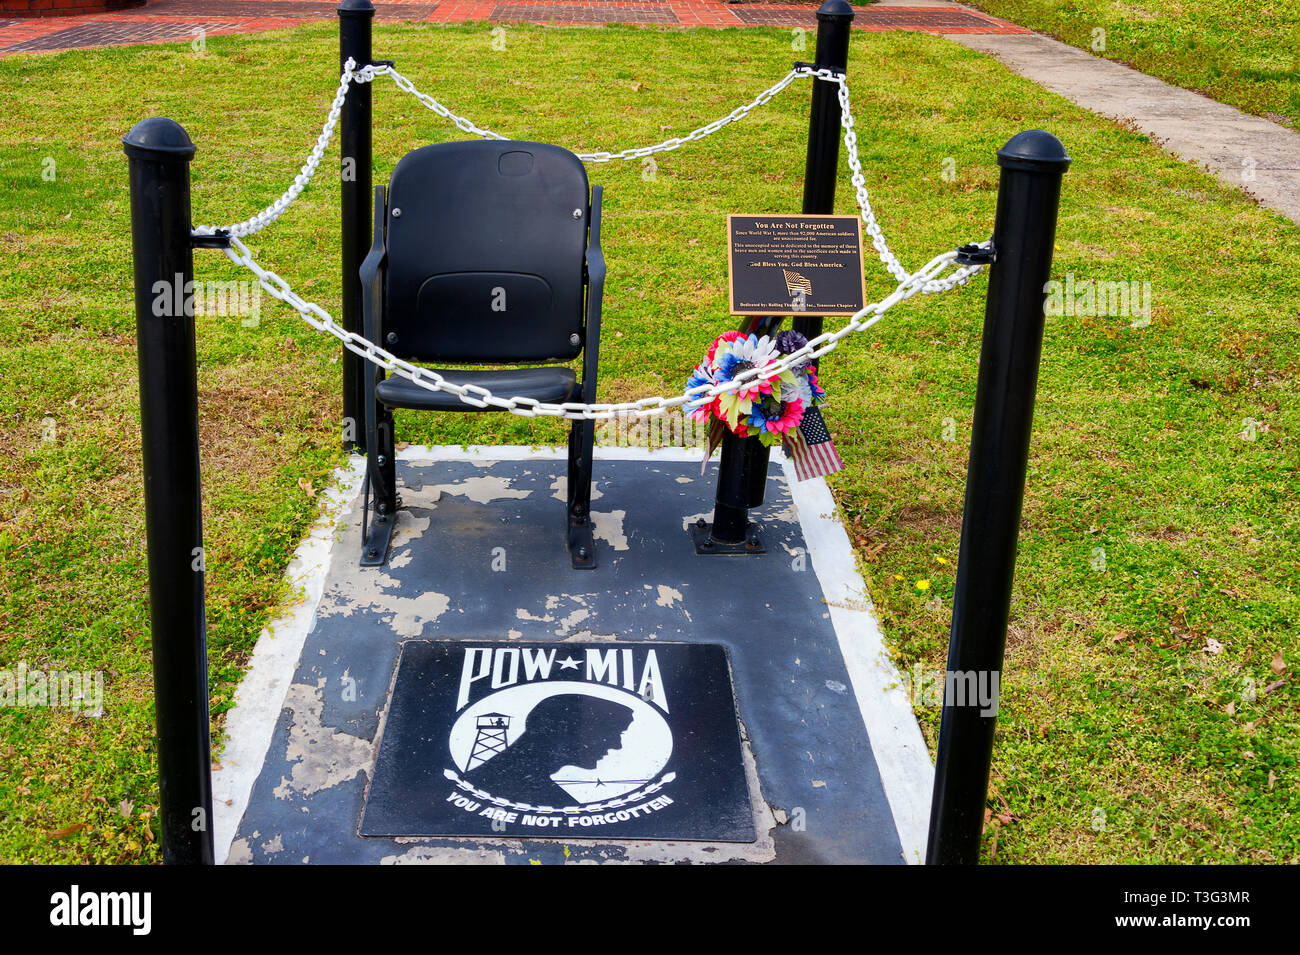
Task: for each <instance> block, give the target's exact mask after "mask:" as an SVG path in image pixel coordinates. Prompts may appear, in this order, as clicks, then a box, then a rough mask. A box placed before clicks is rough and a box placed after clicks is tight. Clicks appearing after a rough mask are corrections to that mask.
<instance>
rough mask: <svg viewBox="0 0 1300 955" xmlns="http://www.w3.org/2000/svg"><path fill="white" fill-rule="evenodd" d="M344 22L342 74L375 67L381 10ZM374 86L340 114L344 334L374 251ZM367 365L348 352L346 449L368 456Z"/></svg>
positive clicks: (358, 86) (353, 95)
mask: <svg viewBox="0 0 1300 955" xmlns="http://www.w3.org/2000/svg"><path fill="white" fill-rule="evenodd" d="M337 12H338V16H339V72H340V73H342V72H343V64H344V63H345V62H346V61H347V59H348V57H351V58H352V59H353V60H355V61H356V64H357V66H358V67H362V66H366V65H367V64H369V63H370V62H371V57H372V50H371V40H370V31H371V26H372V25H373V20H374V16H375V8H374V6H373V5H372V4H371V2H370V0H342V2H341V3H340V4H339V6H338V10H337ZM370 104H371V94H370V84H369V83H353V84H351V85H350V86H349V87H348V92H347V98H346V99H344V101H343V110H342V112H341V113H340V114H339V127H340V129H339V143H340V147H339V150H340V153H341V163H342V165H341V177H342V183H341V184H342V199H341V203H340V204H341V206H342V210H343V211H342V230H343V236H342V238H343V328H344V329H345V330H346V331H350V332H358V333H359V332H361V330H362V329H361V278H360V269H361V260H362V259H363V258H365V255H366V252H367V251H369V249H370V242H371V239H372V238H373V236H372V232H371V230H372V222H371V215H370V204H371V202H372V201H373V199H374V197H373V196H372V195H371V191H372V190H371V172H372V170H371V125H370ZM364 364H365V362H364V360H363V359H362V358H361V357H360V356H358V355H354V354H353V353H352V352H350V351H348V350H347V349H346V348H344V349H343V447H344V449H346V450H356V451H365V449H366V427H365V420H366V418H365V382H364V380H363V379H362V371H363V369H362V366H363V365H364Z"/></svg>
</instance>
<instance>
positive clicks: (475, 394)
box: [225, 237, 982, 419]
mask: <svg viewBox="0 0 1300 955" xmlns="http://www.w3.org/2000/svg"><path fill="white" fill-rule="evenodd" d="M225 252H226V256H227V257H228V258H229V259H230V261H232V262H234V263H235V264H236V265H239V266H241V267H243V268H245V269H247V270H248V271H250V272H252V273H253V275H255V276H256V277H257V280H258V284H259V285H260V286H261V288H262V289H263V290H264V291H265V292H266V293H267V294H268V295H270V296H271V297H272V298H276V299H278V300H280V301H282V302H284V303H285V304H286V305H288V306H289V307H290V308H292V309H294V310H295V311H297V312H298V314H299V315H301V316H302V318H303V321H305V322H306V323H307V324H308V325H310V326H311V327H312V328H314V329H316V330H317V331H320V332H325V333H327V334H329V335H333V336H334V337H335V338H337V339H338V340H339V342H340V343H342V345H343V347H344V348H346V349H347V350H348V351H350V352H352V353H353V354H355V355H359V356H360V357H362V358H364V359H365V360H366V361H369V362H372V363H374V364H375V365H378V366H379V367H380V368H383V369H385V370H386V371H389V372H392V373H393V374H395V375H398V376H400V377H402V378H406V379H407V380H408V381H411V382H412V383H414V384H415V385H417V386H418V387H421V388H424V389H425V390H427V391H433V392H438V391H442V392H447V393H449V394H454V395H456V396H457V397H458V398H459V399H460V400H461V401H463V402H464V403H465V404H467V405H471V406H472V407H475V408H497V409H500V410H502V411H509V412H511V413H512V414H517V415H521V416H523V417H528V418H532V417H536V416H538V415H545V416H549V417H555V418H568V419H577V418H585V419H603V418H613V417H617V416H620V415H629V414H634V415H636V416H637V417H642V418H645V417H651V416H654V415H659V414H663V413H664V412H665V411H668V410H670V409H673V408H677V407H680V406H681V405H684V404H686V403H687V402H691V403H692V404H697V403H701V402H708V401H711V400H712V399H713V398H714V397H716V396H718V395H722V394H728V393H730V392H734V391H739V390H740V389H742V388H746V387H749V386H750V385H752V384H753V383H755V382H759V381H767V380H768V379H771V378H776V377H778V376H779V375H781V374H782V373H783V372H786V371H789V370H791V369H793V368H796V367H798V366H800V365H803V364H804V363H806V362H809V361H816V360H817V359H819V358H820V357H821V356H823V355H825V354H827V353H828V352H831V351H833V350H834V349H835V348H837V347H838V346H839V343H840V342H841V341H842V340H843V339H844V338H846V337H847V336H849V335H852V334H854V333H856V332H864V331H866V330H867V329H869V328H871V327H872V326H873V325H875V324H876V323H877V322H879V321H880V320H881V319H882V318H883V317H884V315H885V313H886V312H887V311H888V310H889V309H890V308H892V307H893V306H895V305H897V304H898V303H899V302H902V301H905V300H907V299H909V298H911V297H912V296H913V295H916V294H917V293H924V292H937V291H944V290H946V289H949V288H953V287H955V286H956V285H959V284H964V283H965V282H966V281H967V280H968V279H969V278H970V276H972V275H974V274H975V273H976V272H978V271H979V270H980V268H982V266H979V265H963V266H960V267H958V268H957V269H956V271H955V272H954V273H953V275H952V276H949V277H945V278H944V279H942V280H940V278H939V277H940V276H941V275H942V274H943V273H944V272H946V271H947V270H948V269H949V267H950V266H952V264H953V263H954V261H955V259H956V258H957V253H956V252H955V251H953V252H944V253H941V254H940V255H936V256H935V257H934V258H933V259H931V260H930V261H929V262H928V263H926V265H925V267H924V268H922V269H921V270H920V271H919V272H917V273H915V274H914V275H911V276H908V278H907V280H906V281H904V282H900V283H899V284H898V287H897V288H895V289H894V291H893V292H892V293H890V294H889V295H888V296H886V297H885V298H883V299H881V300H880V301H879V302H873V303H872V304H870V305H867V306H866V307H865V308H863V309H861V310H859V311H858V312H856V313H855V314H854V315H853V316H852V318H850V319H849V321H848V323H847V324H845V326H844V327H843V328H841V329H839V330H838V331H835V332H825V333H823V334H821V335H819V336H817V337H816V338H814V339H812V341H810V342H808V343H807V344H806V345H804V346H803V347H802V348H800V349H799V350H797V351H795V352H792V353H790V354H788V355H783V356H781V358H780V359H779V360H777V361H776V362H774V363H772V364H770V365H766V366H764V367H762V368H752V369H750V370H749V371H746V372H743V373H742V374H740V375H738V376H736V377H735V378H733V379H732V380H731V381H729V382H725V383H723V384H714V385H696V386H695V387H693V388H691V389H689V390H687V391H686V392H685V393H683V394H680V395H675V396H673V397H671V398H663V397H660V396H658V395H656V396H654V397H651V398H641V399H639V400H637V401H625V402H621V403H618V404H584V403H582V402H576V401H566V402H563V403H561V404H554V403H550V402H544V401H538V400H536V399H534V398H527V397H518V396H515V397H510V398H501V397H498V396H497V395H494V394H493V393H492V392H491V391H489V390H488V389H487V388H484V387H482V386H480V385H475V384H469V383H466V384H453V383H452V382H449V381H447V380H446V379H445V378H443V377H442V375H440V374H438V373H437V372H436V371H433V370H431V369H428V368H423V367H421V366H419V365H413V364H411V363H410V362H408V361H405V360H404V359H401V358H398V357H397V356H396V355H394V354H393V353H392V352H390V351H388V350H387V349H385V348H383V347H381V346H380V345H377V344H375V343H374V342H372V341H370V340H369V339H367V338H364V337H362V336H361V335H358V334H357V333H356V332H350V331H347V330H345V329H343V328H342V327H340V326H339V325H338V323H337V322H335V321H334V319H333V318H332V317H331V316H330V314H329V313H328V312H326V311H325V310H324V309H323V308H321V307H320V306H319V305H317V304H316V303H314V302H308V301H306V300H305V299H303V298H302V297H301V296H300V295H298V293H297V292H295V291H294V290H293V289H292V288H291V287H290V286H289V283H288V282H286V281H285V280H284V279H282V278H281V277H280V276H279V275H277V274H276V273H275V272H273V271H271V270H270V269H265V268H262V266H260V265H259V264H258V263H257V261H256V260H255V259H254V258H253V254H252V252H251V251H249V248H248V246H247V245H245V244H244V243H243V241H242V240H240V239H239V238H236V237H232V238H231V240H230V248H228V249H226V250H225Z"/></svg>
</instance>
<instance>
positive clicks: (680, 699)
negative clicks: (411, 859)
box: [360, 640, 756, 842]
mask: <svg viewBox="0 0 1300 955" xmlns="http://www.w3.org/2000/svg"><path fill="white" fill-rule="evenodd" d="M740 747H741V744H740V734H739V730H738V728H737V724H736V707H735V700H734V698H733V696H732V688H731V673H730V668H729V666H728V663H727V655H726V651H725V650H724V649H723V648H722V647H720V646H713V645H707V644H703V645H702V644H684V643H653V644H649V643H533V644H516V643H511V644H508V645H503V644H500V643H495V644H488V643H471V642H467V641H427V640H417V641H410V642H408V643H406V645H405V646H404V647H403V649H402V656H401V660H400V661H399V663H398V670H397V679H396V681H395V682H394V685H393V695H392V699H391V701H390V703H389V708H388V716H387V722H386V724H385V726H384V730H383V737H382V739H381V740H380V745H379V755H378V758H377V759H376V762H375V771H374V775H373V778H372V780H371V783H370V790H369V793H368V794H367V797H366V805H365V810H364V813H363V815H362V820H361V828H360V832H361V835H363V836H482V837H488V838H491V837H496V838H501V837H507V838H555V839H566V840H572V839H684V840H703V841H709V842H753V841H754V839H755V837H756V836H755V832H754V823H753V813H752V810H751V808H750V803H749V788H748V785H747V783H746V780H745V766H744V760H743V757H742V755H741V748H740Z"/></svg>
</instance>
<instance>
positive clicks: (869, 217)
mask: <svg viewBox="0 0 1300 955" xmlns="http://www.w3.org/2000/svg"><path fill="white" fill-rule="evenodd" d="M383 75H386V76H389V77H391V78H392V80H393V82H394V83H395V84H397V86H398V87H399V88H400V89H402V90H404V91H406V92H408V93H410V94H411V95H413V96H415V97H416V98H417V99H418V100H420V102H422V103H423V104H424V105H425V106H426V107H428V108H429V109H431V110H432V111H433V112H435V113H437V114H438V115H439V116H442V117H443V118H444V119H448V120H450V121H451V122H452V123H454V124H455V125H456V127H457V128H458V129H460V130H462V131H463V132H466V133H470V134H472V135H475V136H479V137H481V138H484V139H505V138H506V137H504V136H502V135H501V134H499V133H496V132H494V131H492V130H490V129H486V128H483V127H480V126H477V125H475V124H474V123H473V122H471V121H470V120H468V119H466V118H465V117H463V116H459V115H457V114H456V113H453V112H452V111H451V110H449V109H447V107H445V106H443V105H442V104H441V103H439V102H438V101H437V100H436V99H434V98H433V97H432V96H429V95H428V94H427V93H422V92H420V91H419V90H418V89H416V88H415V85H414V84H413V83H412V82H411V81H410V80H408V79H407V78H406V77H404V76H402V74H400V73H399V72H397V70H395V69H393V67H391V66H388V65H367V66H364V67H361V68H360V69H358V68H357V66H356V62H355V61H354V60H352V59H350V58H349V59H348V60H347V62H346V63H345V64H344V68H343V73H342V75H341V76H340V78H339V88H338V92H337V93H336V94H335V96H334V100H333V102H332V103H331V104H330V111H329V116H328V117H327V118H326V120H325V125H324V126H323V127H322V129H321V134H320V136H319V137H317V140H316V145H315V147H314V148H313V149H312V151H311V154H310V155H309V156H308V157H307V160H306V162H304V163H303V167H302V170H301V172H299V174H298V175H297V176H296V177H295V178H294V181H293V184H292V185H290V187H289V188H288V189H286V190H285V192H284V194H283V195H281V196H280V198H279V199H277V200H276V201H275V202H273V203H272V204H271V205H270V206H268V207H267V208H266V209H264V210H262V211H261V212H259V213H258V214H257V215H255V216H253V217H252V218H250V219H246V220H245V221H243V222H240V223H237V224H235V225H231V226H226V227H225V228H224V231H226V232H227V233H229V235H230V248H228V249H226V250H225V252H226V255H227V257H228V258H229V259H230V260H231V261H232V262H234V263H235V264H236V265H240V266H242V267H244V268H246V269H248V270H249V271H250V272H252V273H253V274H254V275H255V276H257V280H258V284H259V285H260V286H261V288H263V289H264V290H265V291H266V292H267V294H269V295H271V296H272V297H273V298H276V299H279V300H280V301H282V302H284V303H285V304H287V305H289V306H290V307H291V308H293V309H294V310H295V311H297V312H298V314H299V315H301V316H302V318H303V320H304V321H305V322H307V324H308V325H310V326H311V327H312V328H314V329H316V330H317V331H321V332H325V333H327V334H330V335H333V336H334V337H335V338H337V339H338V340H339V341H340V342H341V343H342V344H343V347H344V348H346V349H348V351H351V352H352V353H353V354H356V355H359V356H361V357H362V358H364V359H366V360H367V361H369V362H373V363H374V364H376V365H378V366H379V367H381V368H383V369H385V370H387V371H390V372H392V373H393V374H395V375H399V376H401V377H403V378H406V379H407V380H409V381H411V382H413V383H414V384H416V385H417V386H419V387H421V388H424V389H426V390H428V391H433V392H439V391H441V392H447V393H449V394H454V395H456V396H457V397H458V398H459V399H460V400H461V401H463V402H464V403H465V404H467V405H471V406H473V407H475V408H498V409H501V410H503V411H509V412H511V413H512V414H517V415H521V416H524V417H529V418H531V417H535V416H537V415H546V416H551V417H557V418H571V419H572V418H583V419H595V418H612V417H615V416H617V415H626V414H635V415H637V416H638V417H643V418H644V417H650V416H653V415H658V414H663V413H664V412H665V411H668V410H670V409H672V408H676V407H679V406H681V405H683V404H686V403H687V402H690V403H692V404H695V403H699V402H707V401H709V400H711V399H712V398H714V397H716V396H717V395H720V394H727V393H730V392H734V391H738V390H740V389H741V388H744V387H746V386H748V385H750V384H751V383H752V382H755V381H766V380H768V379H771V378H775V377H777V376H779V375H781V374H782V373H784V372H786V371H788V370H791V369H792V368H795V367H797V366H800V365H802V364H804V363H806V362H809V361H814V360H816V359H818V358H820V357H821V356H822V355H825V354H826V353H828V352H830V351H832V350H834V349H835V348H836V347H837V346H838V345H839V343H840V341H841V340H842V339H844V338H845V337H847V336H848V335H851V334H854V333H855V332H862V331H866V330H867V329H868V328H871V327H872V326H873V325H875V324H876V323H877V322H879V321H880V320H881V319H882V318H883V317H884V315H885V313H886V312H887V311H888V310H889V309H890V308H892V307H893V306H894V305H896V304H898V303H899V302H902V301H905V300H906V299H909V298H911V297H912V296H913V295H916V294H917V293H921V294H924V295H931V294H934V293H937V292H945V291H948V290H949V289H953V288H956V287H957V286H958V285H964V284H966V282H968V281H969V280H970V278H971V276H973V275H975V274H976V273H978V272H979V271H980V269H981V268H982V267H983V266H981V265H960V266H959V267H958V268H956V269H954V270H953V271H952V272H951V274H947V275H944V273H945V272H947V271H948V269H949V267H950V266H952V265H953V263H954V261H955V260H956V258H957V253H956V252H944V253H941V254H939V255H936V256H935V257H934V258H932V259H931V260H930V261H929V262H927V263H926V265H925V266H924V267H923V268H921V270H920V271H918V272H916V273H909V272H908V271H907V269H906V268H904V267H903V265H902V263H900V262H899V260H898V257H897V256H895V255H894V254H893V252H891V251H890V249H889V246H888V244H887V243H886V242H885V237H884V234H883V233H882V232H881V229H880V226H879V224H878V223H877V222H876V216H875V213H874V212H873V211H872V208H871V200H870V197H869V196H868V194H867V188H866V180H865V178H864V177H863V175H862V164H861V162H860V161H859V159H858V149H857V134H856V133H855V132H854V129H853V127H854V122H853V113H852V108H851V105H850V102H849V90H848V84H847V83H846V82H845V79H844V76H843V74H840V73H836V72H834V71H832V70H828V69H815V68H812V67H808V66H798V67H795V68H794V69H792V70H791V71H790V72H789V73H787V74H786V75H785V76H783V77H782V78H781V79H780V80H778V81H777V82H776V83H774V84H772V85H771V86H769V87H768V88H767V89H765V90H764V91H763V92H762V93H759V94H758V96H756V97H755V98H754V99H753V100H752V101H751V102H749V103H747V104H745V105H744V106H739V107H737V108H736V109H734V110H732V111H731V112H730V113H728V114H727V115H726V116H723V117H720V118H719V119H715V120H714V121H713V122H711V123H707V124H706V125H704V126H701V127H699V128H698V129H695V130H693V131H692V132H690V133H688V134H687V135H685V136H682V137H674V138H672V139H667V140H664V141H663V142H661V143H656V144H655V145H653V146H640V147H636V148H632V149H624V150H622V151H620V152H617V153H608V152H596V153H579V154H578V158H579V159H581V160H583V161H584V162H596V163H599V162H611V161H613V160H629V159H638V158H642V157H645V156H650V155H653V154H655V153H661V152H668V151H670V150H673V149H677V148H678V147H680V146H682V145H684V144H686V143H689V142H696V141H698V140H701V139H703V138H704V137H706V136H709V135H711V134H713V133H715V132H717V131H718V130H719V129H722V128H723V127H724V126H727V125H730V124H731V123H734V122H736V121H737V120H740V119H743V118H744V117H745V116H747V115H748V114H749V113H750V112H751V111H753V110H754V109H757V108H758V107H759V106H762V105H763V104H764V103H766V102H768V101H769V100H770V99H772V97H774V96H776V95H777V94H778V93H780V92H781V91H782V90H784V89H785V88H786V87H788V86H789V85H790V84H791V83H792V82H794V80H795V79H796V78H798V77H800V76H812V77H814V78H816V79H819V80H823V81H826V82H832V83H835V84H836V85H837V86H838V87H839V101H840V124H841V126H842V128H843V130H844V144H845V147H846V149H847V152H848V162H849V169H850V171H851V172H852V173H853V186H854V188H855V189H856V191H857V201H858V206H859V208H860V209H861V212H862V218H863V221H864V222H865V224H866V231H867V234H868V235H869V236H871V241H872V245H873V246H874V247H875V249H876V252H877V254H878V255H879V256H880V260H881V262H883V263H884V264H885V267H886V268H888V269H889V272H890V273H891V274H892V275H893V276H894V278H895V279H897V281H898V286H897V287H896V288H895V289H894V291H893V292H892V293H890V294H889V295H888V296H886V297H885V298H883V299H881V300H880V301H879V302H874V303H872V304H870V305H867V306H866V307H864V308H862V309H860V310H859V311H858V312H856V313H855V314H854V315H853V316H852V318H850V320H849V321H848V323H847V324H846V325H845V326H844V327H843V328H841V329H840V330H839V331H836V332H826V333H824V334H822V335H819V336H817V337H816V338H814V339H813V340H812V341H810V342H808V343H807V344H806V345H804V346H803V347H802V348H800V349H799V350H798V351H795V352H793V353H791V354H789V355H784V356H782V357H781V358H780V359H778V360H777V361H776V362H774V363H772V364H770V365H766V366H764V367H762V368H754V369H750V370H749V371H746V372H744V373H743V374H741V375H738V376H737V377H736V378H734V379H732V380H731V381H729V382H726V383H723V384H720V385H719V384H714V385H697V386H695V387H693V388H691V389H689V390H687V391H686V392H685V393H684V394H681V395H677V396H674V397H672V398H663V397H659V396H655V397H653V398H642V399H641V400H639V401H627V402H622V403H621V404H584V403H582V402H576V401H568V402H564V403H562V404H553V403H548V402H543V401H538V400H537V399H535V398H527V397H520V396H514V397H510V398H500V397H497V396H496V395H494V394H492V392H491V391H489V390H488V389H487V388H483V387H481V386H479V385H474V384H454V383H452V382H449V381H447V380H446V379H445V378H443V377H442V375H440V374H438V373H437V372H436V371H432V370H430V369H428V368H422V367H420V366H418V365H412V364H411V363H410V362H407V361H405V360H403V359H401V358H398V357H397V356H396V355H394V354H393V353H392V352H390V351H388V350H387V349H385V348H382V347H381V346H379V345H377V344H375V343H374V342H372V341H370V340H368V339H367V338H365V337H363V336H362V335H359V334H357V333H356V332H350V331H347V330H346V329H344V328H342V327H340V326H339V325H338V323H337V322H335V321H334V319H333V318H332V317H331V316H330V314H329V313H328V312H326V311H325V310H324V309H323V308H321V307H320V306H319V305H317V304H316V303H314V302H308V301H306V300H305V299H303V298H302V297H301V296H299V295H298V294H297V293H296V292H295V291H294V290H293V289H292V288H291V287H290V286H289V283H288V282H286V281H285V280H284V279H282V278H281V277H280V276H279V275H277V274H276V273H275V272H273V271H271V270H269V269H264V268H262V267H261V266H260V265H258V263H257V262H256V260H254V258H253V254H252V252H250V251H249V249H248V246H246V245H245V244H244V243H243V242H242V241H241V238H242V237H244V236H249V235H252V234H254V233H256V232H259V231H261V230H262V229H264V228H266V227H267V226H268V225H270V224H271V223H272V222H274V221H275V220H276V219H278V218H279V217H280V216H281V215H283V214H284V211H285V210H286V209H288V207H289V206H290V205H291V204H292V203H293V201H294V200H295V199H297V198H298V196H299V195H300V194H301V193H302V191H303V189H305V188H306V187H307V184H308V183H309V182H310V181H311V179H312V176H314V175H315V173H316V170H317V168H318V167H319V166H320V161H321V157H322V156H323V155H324V153H325V149H326V148H327V147H328V145H329V143H330V140H331V139H332V137H333V135H334V127H335V126H336V125H337V124H338V118H339V114H340V111H341V110H342V108H343V102H344V99H345V97H346V96H347V89H348V85H349V84H350V83H353V82H357V83H369V82H372V81H373V80H374V78H375V77H376V76H383ZM194 231H195V233H196V234H201V235H211V234H213V233H214V232H216V231H218V230H217V229H216V228H215V227H213V226H199V227H196V228H195V230H194ZM988 245H989V243H988V242H983V243H980V246H981V247H983V248H987V247H988ZM941 276H942V277H941ZM867 316H870V317H869V318H868V317H867Z"/></svg>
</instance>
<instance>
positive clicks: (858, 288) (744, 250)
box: [727, 214, 867, 315]
mask: <svg viewBox="0 0 1300 955" xmlns="http://www.w3.org/2000/svg"><path fill="white" fill-rule="evenodd" d="M727 238H728V242H727V247H728V254H727V272H728V278H729V280H730V281H729V282H728V285H729V286H730V289H731V314H732V315H852V314H854V313H855V312H857V311H858V310H859V309H861V308H862V307H863V306H864V305H866V303H867V298H866V287H865V285H864V282H863V277H862V220H861V219H859V218H858V217H857V216H822V215H788V216H787V215H736V214H732V215H729V216H727Z"/></svg>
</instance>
